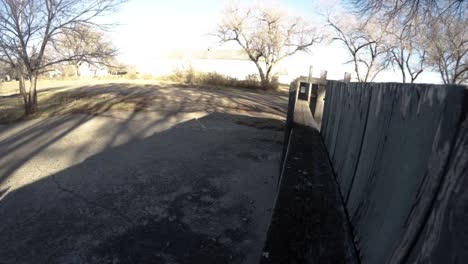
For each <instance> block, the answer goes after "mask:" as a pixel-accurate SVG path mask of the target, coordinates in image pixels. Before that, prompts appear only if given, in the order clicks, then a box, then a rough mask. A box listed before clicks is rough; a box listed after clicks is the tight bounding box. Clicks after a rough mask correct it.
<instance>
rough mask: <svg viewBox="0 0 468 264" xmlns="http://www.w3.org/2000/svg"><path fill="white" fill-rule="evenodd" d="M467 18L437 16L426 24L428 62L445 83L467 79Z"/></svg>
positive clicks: (460, 82)
mask: <svg viewBox="0 0 468 264" xmlns="http://www.w3.org/2000/svg"><path fill="white" fill-rule="evenodd" d="M467 24H468V18H467V17H464V18H459V19H453V17H447V18H441V17H439V18H437V19H434V20H433V22H432V23H429V24H428V26H427V35H426V39H425V45H426V47H427V52H428V64H429V65H431V66H432V68H434V69H435V70H437V71H438V72H439V73H440V76H441V78H442V81H443V82H444V83H446V84H464V83H466V82H467V81H468V28H467V26H466V25H467Z"/></svg>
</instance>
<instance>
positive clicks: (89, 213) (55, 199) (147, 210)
mask: <svg viewBox="0 0 468 264" xmlns="http://www.w3.org/2000/svg"><path fill="white" fill-rule="evenodd" d="M64 118H66V117H64ZM84 118H85V117H84ZM64 121H67V119H65V120H62V119H59V120H57V121H54V122H60V123H61V124H62V123H63V122H64ZM54 122H53V123H51V124H48V126H54V128H57V126H60V125H59V124H56V123H54ZM68 122H72V123H71V124H69V125H71V127H69V128H68V129H73V126H77V125H79V124H80V122H83V120H77V121H72V120H68ZM259 124H260V125H259ZM38 126H39V127H36V129H34V131H33V132H34V134H33V135H28V133H27V130H26V131H22V132H21V133H17V134H16V138H10V139H7V140H11V142H10V143H12V144H13V146H12V147H19V146H20V145H21V144H23V143H24V142H23V141H27V139H24V137H28V136H29V137H32V138H36V137H38V136H40V134H47V133H48V132H49V129H48V126H47V125H44V124H38ZM63 126H65V125H64V124H63ZM280 127H282V122H281V121H279V120H275V119H264V118H255V117H247V116H238V115H230V114H221V113H214V114H210V115H208V116H205V117H204V118H201V119H196V120H195V119H194V120H190V121H187V122H183V123H180V124H178V125H176V126H174V127H172V128H171V129H169V130H165V131H163V132H160V133H156V134H154V135H152V136H149V137H146V138H135V139H134V140H132V141H131V142H129V143H127V144H123V145H119V146H116V147H111V146H110V147H108V148H106V149H105V150H103V151H102V152H100V153H98V154H96V155H93V156H90V157H89V158H87V159H86V160H84V161H83V162H81V163H79V164H77V165H75V166H72V167H70V168H67V169H65V170H62V171H60V172H57V173H54V174H52V175H49V176H47V177H45V178H42V179H40V180H38V181H36V182H33V183H31V184H28V185H25V186H23V187H20V188H19V189H15V190H11V191H9V192H7V193H6V191H5V190H3V191H2V192H3V194H2V195H3V199H2V200H1V201H0V219H2V221H1V222H0V233H1V234H2V235H1V236H0V244H1V245H3V246H2V247H0V263H244V262H247V263H254V262H255V260H258V259H255V257H253V256H258V255H259V253H260V250H261V247H262V243H263V240H262V239H263V237H262V236H263V233H262V232H266V230H267V228H268V224H269V217H270V215H269V214H270V213H269V212H268V210H267V209H270V208H271V206H272V205H273V199H274V193H275V187H274V186H275V184H274V183H275V182H276V179H275V177H276V175H275V174H276V172H277V171H278V166H279V165H278V163H279V153H280V150H281V145H280V144H278V143H277V135H278V134H281V132H279V131H278V130H279V128H280ZM49 128H50V127H49ZM66 131H67V128H64V131H63V132H62V133H58V134H57V135H56V136H54V137H55V138H54V137H53V138H52V139H51V142H53V141H54V140H56V137H60V136H63V135H62V134H63V133H66ZM22 140H23V141H22ZM280 143H281V142H280ZM45 144H50V142H48V143H45ZM43 147H44V146H39V147H38V150H36V151H40V149H41V148H43ZM63 151H66V150H63ZM22 162H24V160H21V161H19V162H18V164H16V165H15V166H20V165H21V163H22ZM269 182H271V183H269ZM253 259H255V260H254V261H253Z"/></svg>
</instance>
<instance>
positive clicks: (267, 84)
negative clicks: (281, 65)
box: [254, 61, 272, 90]
mask: <svg viewBox="0 0 468 264" xmlns="http://www.w3.org/2000/svg"><path fill="white" fill-rule="evenodd" d="M254 62H255V66H257V69H258V74H259V75H260V85H261V87H262V88H263V89H265V90H268V89H271V88H272V86H271V78H270V71H268V72H267V74H265V73H264V72H263V69H262V66H260V64H259V63H258V62H256V61H254Z"/></svg>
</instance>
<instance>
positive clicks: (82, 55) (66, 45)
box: [50, 25, 117, 77]
mask: <svg viewBox="0 0 468 264" xmlns="http://www.w3.org/2000/svg"><path fill="white" fill-rule="evenodd" d="M51 46H52V47H51V49H53V51H51V52H50V53H51V54H56V56H57V57H61V58H70V60H69V61H68V63H69V64H70V65H72V66H73V67H74V70H75V76H76V77H78V76H79V75H80V72H79V68H80V66H81V65H82V64H83V63H87V64H88V65H92V66H97V65H104V66H109V67H112V66H113V65H112V62H111V61H112V60H113V59H114V58H115V56H116V54H117V50H116V49H115V48H114V47H113V46H112V44H111V43H110V42H109V41H107V40H106V39H105V37H104V34H103V33H102V32H100V31H98V30H96V29H95V28H91V27H88V26H84V25H77V26H76V27H75V28H74V29H72V30H69V29H66V30H64V31H63V34H61V36H60V37H59V38H58V40H56V41H55V40H53V41H51Z"/></svg>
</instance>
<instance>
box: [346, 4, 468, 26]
mask: <svg viewBox="0 0 468 264" xmlns="http://www.w3.org/2000/svg"><path fill="white" fill-rule="evenodd" d="M353 4H354V5H355V6H356V7H357V9H358V11H359V12H360V14H362V15H368V16H371V17H375V16H381V17H382V18H383V19H385V20H387V21H388V20H393V19H395V18H398V19H401V20H402V21H404V22H405V23H409V22H411V21H412V20H415V19H421V18H422V20H425V18H428V17H434V16H436V17H438V16H449V17H464V16H466V14H467V11H468V1H466V0H417V1H415V0H399V1H395V0H354V1H353Z"/></svg>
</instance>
